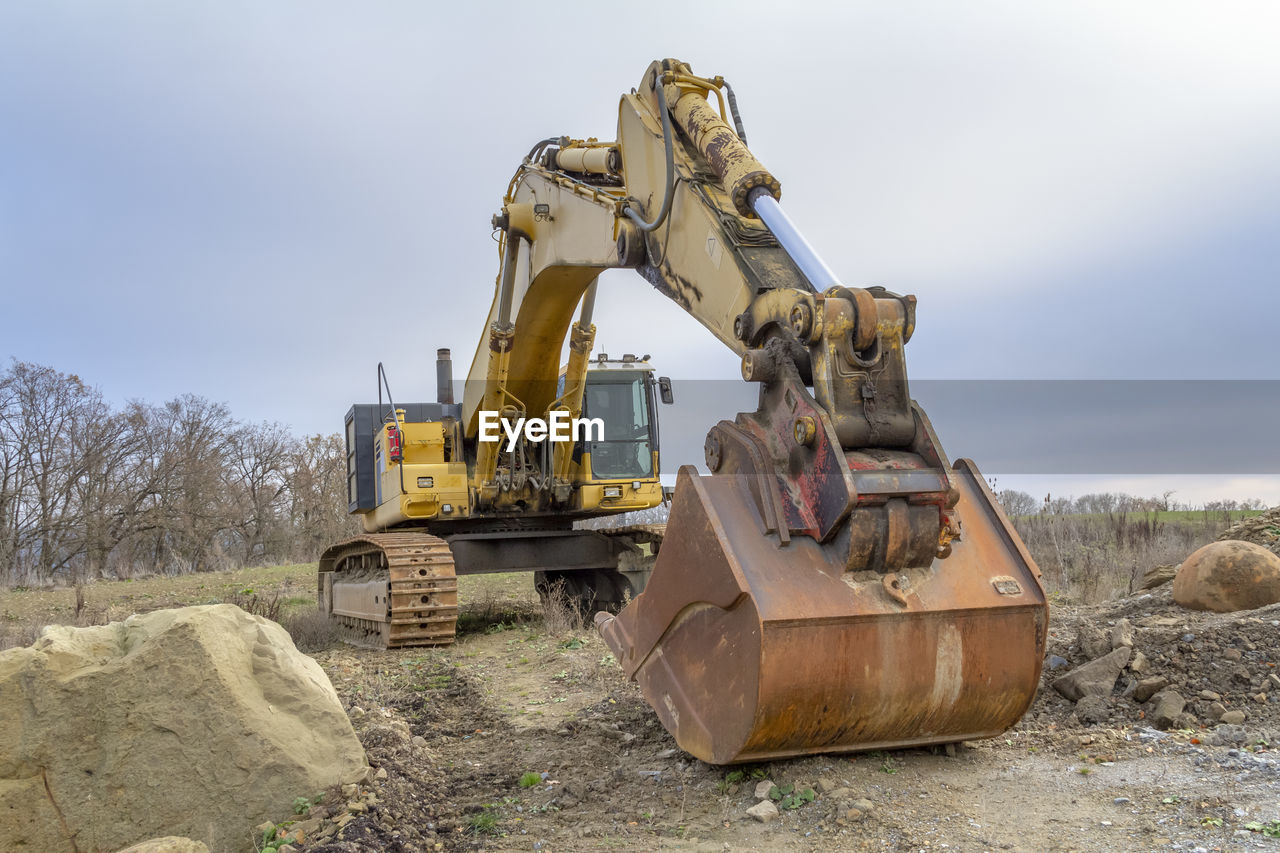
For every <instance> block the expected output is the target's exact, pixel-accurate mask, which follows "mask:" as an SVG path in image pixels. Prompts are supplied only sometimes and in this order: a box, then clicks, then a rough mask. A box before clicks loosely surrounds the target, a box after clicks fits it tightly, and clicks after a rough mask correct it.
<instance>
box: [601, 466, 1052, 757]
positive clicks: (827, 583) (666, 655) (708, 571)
mask: <svg viewBox="0 0 1280 853" xmlns="http://www.w3.org/2000/svg"><path fill="white" fill-rule="evenodd" d="M955 473H956V474H957V475H958V476H957V477H956V481H957V484H958V488H959V492H960V495H959V504H958V506H957V511H958V513H959V515H960V518H961V519H962V522H963V525H964V534H963V538H962V540H960V541H956V542H955V543H953V546H954V547H953V551H952V553H951V555H950V556H949V557H948V558H947V559H945V560H942V559H939V560H935V561H934V562H933V563H932V565H930V566H929V567H927V568H922V569H914V570H908V571H905V572H902V573H893V574H881V573H877V572H871V571H864V572H856V573H849V572H846V571H845V570H844V565H843V561H842V556H841V554H840V552H839V549H838V548H835V547H833V546H823V545H820V544H819V543H818V542H816V541H814V540H813V539H811V538H808V537H801V536H797V537H793V538H792V540H791V542H790V544H789V545H787V546H785V547H782V546H780V545H779V544H778V539H777V538H776V537H767V536H764V535H762V534H761V532H760V529H761V523H762V522H761V519H760V518H759V515H758V513H757V510H756V508H755V502H754V500H753V499H752V498H751V497H750V495H749V493H748V491H747V488H746V484H745V483H744V482H743V478H741V477H735V476H712V477H699V476H698V475H697V474H696V473H694V470H693V469H692V468H684V469H681V472H680V484H679V485H678V487H677V489H676V497H675V504H674V506H673V508H672V512H671V518H670V520H669V522H668V529H667V535H666V536H665V537H664V540H663V547H662V550H661V552H660V554H659V556H658V560H657V564H656V565H655V568H654V572H653V576H652V578H651V579H650V581H649V584H648V586H647V588H646V590H645V592H644V593H643V594H642V595H640V596H639V597H638V598H636V600H635V601H633V602H632V603H631V604H630V605H629V606H628V607H627V608H626V609H624V610H623V611H622V612H621V613H620V614H618V616H617V617H616V618H609V617H607V616H602V617H599V620H598V624H599V625H600V628H601V633H602V634H603V635H604V637H605V640H606V642H607V643H608V644H609V646H610V648H611V649H612V650H613V652H614V655H615V656H616V657H617V659H618V660H619V662H620V663H621V665H622V666H623V668H624V671H625V672H626V673H627V674H628V675H629V676H631V677H633V678H635V679H636V680H637V681H638V682H639V683H640V686H641V688H642V690H643V692H644V695H645V698H646V700H647V701H648V702H649V703H650V704H651V705H652V706H653V707H654V709H655V710H656V711H657V713H658V716H659V718H660V719H661V720H662V723H663V725H664V726H666V728H667V729H668V730H669V731H670V732H671V733H672V734H673V735H674V736H675V738H676V741H677V742H678V743H679V744H680V746H681V748H682V749H685V750H686V751H688V752H690V753H692V754H693V755H695V756H697V757H698V758H701V759H703V760H704V761H709V762H712V763H716V764H726V763H733V762H742V761H756V760H762V759H768V758H777V757H783V756H790V755H801V754H809V753H821V752H843V751H850V750H860V749H881V748H886V747H895V746H910V745H918V744H928V743H945V742H952V741H957V740H963V739H971V738H979V737H990V736H994V735H996V734H999V733H1000V732H1002V731H1004V730H1005V729H1007V728H1008V727H1009V726H1011V725H1012V724H1013V723H1014V722H1016V721H1017V720H1018V719H1019V718H1020V717H1021V716H1022V714H1023V713H1024V712H1025V710H1026V708H1027V707H1028V706H1029V705H1030V703H1031V700H1032V698H1033V697H1034V694H1035V690H1036V685H1037V683H1038V681H1039V675H1040V664H1041V660H1042V658H1043V655H1044V643H1045V635H1046V630H1047V624H1048V608H1047V604H1046V601H1045V597H1044V592H1043V589H1042V587H1041V585H1040V581H1039V572H1038V570H1037V569H1036V567H1035V564H1034V563H1033V562H1032V561H1031V558H1030V557H1029V556H1028V555H1027V553H1026V550H1025V549H1024V548H1023V547H1022V544H1021V542H1020V541H1019V540H1018V538H1017V536H1016V535H1015V534H1013V533H1012V530H1011V528H1010V527H1009V526H1008V523H1007V520H1006V519H1005V518H1004V516H1003V514H1002V513H1001V512H1000V510H999V509H998V507H996V506H995V504H994V500H993V498H992V497H991V496H990V492H989V491H988V490H987V489H986V486H985V483H983V481H982V477H981V475H979V474H978V473H977V472H976V470H975V469H974V468H973V466H972V464H971V463H968V462H967V461H964V460H962V461H960V462H959V463H957V465H956V472H955ZM1010 581H1012V583H1010Z"/></svg>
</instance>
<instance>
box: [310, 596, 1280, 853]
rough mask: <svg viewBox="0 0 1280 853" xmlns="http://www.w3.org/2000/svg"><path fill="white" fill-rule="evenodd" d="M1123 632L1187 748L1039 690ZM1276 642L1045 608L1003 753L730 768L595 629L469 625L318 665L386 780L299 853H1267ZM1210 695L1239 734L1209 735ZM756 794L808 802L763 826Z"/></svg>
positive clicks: (1136, 714)
mask: <svg viewBox="0 0 1280 853" xmlns="http://www.w3.org/2000/svg"><path fill="white" fill-rule="evenodd" d="M465 592H466V590H465V589H464V595H465ZM1126 618H1127V619H1129V620H1130V624H1132V625H1133V633H1134V637H1135V640H1134V646H1135V648H1136V649H1138V650H1141V651H1143V653H1144V656H1145V657H1147V658H1148V659H1149V662H1150V666H1151V669H1150V671H1149V672H1148V673H1146V675H1150V674H1152V673H1156V672H1159V673H1162V674H1163V675H1164V676H1165V677H1167V678H1168V679H1169V681H1170V685H1171V688H1176V689H1178V690H1180V691H1181V692H1183V693H1184V694H1185V695H1186V696H1187V698H1188V699H1189V700H1190V702H1189V704H1188V706H1187V710H1186V712H1185V714H1184V716H1183V717H1182V718H1180V719H1179V721H1178V725H1179V727H1180V728H1177V729H1175V730H1172V731H1160V730H1157V729H1154V728H1151V727H1149V725H1148V722H1147V720H1146V719H1145V717H1146V714H1147V709H1146V708H1145V707H1144V705H1143V704H1141V703H1138V702H1136V701H1135V700H1134V699H1133V698H1132V697H1131V696H1130V695H1126V693H1127V691H1129V690H1131V689H1132V688H1131V685H1130V684H1129V682H1130V680H1132V681H1135V682H1136V681H1137V680H1138V679H1137V677H1136V676H1134V675H1131V674H1129V673H1125V674H1124V675H1122V677H1121V678H1120V679H1119V681H1118V683H1117V687H1116V691H1115V693H1114V695H1113V696H1112V697H1110V699H1108V700H1107V701H1106V702H1105V703H1103V708H1102V710H1101V712H1100V714H1099V713H1098V712H1096V709H1095V715H1094V716H1095V717H1096V716H1099V715H1100V716H1101V717H1102V719H1101V720H1100V721H1099V722H1096V723H1091V724H1086V723H1082V722H1081V721H1080V720H1079V719H1078V717H1077V713H1076V708H1075V707H1074V706H1073V705H1072V703H1070V702H1068V701H1067V700H1066V699H1063V698H1062V697H1061V696H1059V695H1058V694H1057V692H1056V691H1054V690H1053V689H1052V687H1051V686H1050V684H1051V682H1052V680H1053V679H1055V678H1057V677H1058V676H1060V675H1061V674H1062V673H1064V672H1066V671H1068V670H1069V669H1070V668H1071V667H1072V666H1075V665H1077V664H1079V663H1083V662H1085V661H1086V660H1088V659H1089V657H1090V655H1089V654H1087V653H1086V652H1085V650H1084V649H1083V648H1082V647H1081V638H1082V632H1084V633H1090V632H1096V631H1104V630H1107V629H1109V628H1110V627H1113V626H1114V625H1115V624H1116V623H1118V621H1119V620H1120V619H1126ZM1277 626H1280V607H1272V608H1267V609H1264V610H1262V611H1255V612H1253V613H1247V614H1235V615H1232V616H1214V615H1204V614H1192V613H1189V612H1187V611H1183V610H1181V609H1180V608H1178V607H1176V605H1174V604H1173V603H1172V601H1171V600H1170V599H1169V596H1168V593H1167V591H1161V590H1158V591H1156V592H1155V593H1151V594H1147V595H1145V596H1134V597H1131V598H1128V599H1123V600H1121V601H1117V602H1112V603H1110V604H1109V605H1105V606H1096V607H1076V608H1057V609H1055V611H1054V614H1053V629H1052V636H1051V638H1050V649H1049V652H1050V660H1052V661H1053V663H1054V664H1055V666H1056V667H1057V669H1055V670H1053V671H1050V670H1049V668H1048V667H1046V672H1045V675H1044V682H1043V684H1042V688H1041V690H1040V693H1039V695H1038V697H1037V699H1036V702H1035V703H1034V705H1033V707H1032V709H1031V711H1030V712H1029V713H1028V715H1027V716H1026V717H1025V718H1024V720H1023V722H1022V723H1021V724H1019V725H1018V726H1017V727H1016V728H1015V729H1014V730H1012V731H1010V732H1008V733H1007V734H1006V735H1005V736H1004V737H1001V738H998V739H994V740H986V741H980V742H972V743H968V744H964V745H962V746H960V747H959V748H958V749H954V750H950V751H948V750H946V749H943V748H935V749H915V750H902V751H892V752H887V753H863V754H855V755H841V756H834V755H833V756H817V757H811V758H805V759H799V760H787V761H776V762H771V763H767V764H761V765H753V766H747V767H733V768H726V767H715V766H710V765H707V764H704V763H702V762H700V761H697V760H695V759H692V758H691V757H689V756H687V755H686V754H684V753H682V752H681V751H680V750H679V749H678V748H676V745H675V741H674V740H673V739H672V737H671V736H670V735H669V734H667V733H666V732H665V731H664V730H663V729H662V728H661V726H660V725H659V724H658V722H657V718H656V717H655V715H654V714H653V713H652V712H651V711H650V710H649V708H648V707H647V706H646V705H645V703H644V701H643V699H642V698H641V696H640V693H639V690H638V688H637V687H636V686H635V685H634V684H631V683H628V682H626V681H624V680H623V677H622V675H621V671H620V670H619V668H618V667H617V665H616V663H614V661H613V659H612V657H611V656H610V655H609V653H608V649H607V648H606V647H605V645H604V643H603V642H602V641H601V640H600V639H599V638H598V637H596V636H595V635H594V634H593V633H591V632H590V631H589V630H583V629H578V630H571V629H570V630H560V631H552V630H548V629H547V627H546V625H544V624H541V623H540V622H539V621H538V620H537V619H536V618H533V619H530V620H529V621H528V622H526V623H524V624H519V623H517V624H511V623H509V622H504V621H492V622H489V623H488V624H484V621H483V620H479V621H477V622H475V623H474V624H473V626H472V628H471V630H469V631H467V632H466V633H463V634H462V635H461V636H460V638H459V641H458V643H457V644H456V645H455V646H453V647H451V648H447V649H438V650H426V651H424V650H407V651H396V652H383V653H379V652H370V651H363V650H358V649H353V648H346V647H344V648H336V649H332V650H329V651H326V652H322V653H320V654H318V655H317V659H318V660H320V662H321V664H322V665H323V666H324V667H325V669H326V670H327V671H328V672H329V674H330V676H331V678H332V679H333V681H334V684H335V685H336V686H337V688H338V691H339V693H340V695H341V696H342V698H343V701H344V702H346V703H347V704H348V706H349V709H350V711H351V713H352V717H353V720H354V722H355V724H356V728H357V731H358V732H359V733H360V735H361V738H362V740H363V741H364V743H365V745H366V747H367V749H368V751H369V755H370V759H371V761H372V762H373V763H374V764H375V766H378V767H380V768H383V769H385V770H386V779H385V780H383V781H381V782H377V783H375V784H374V785H373V786H372V789H373V791H374V796H375V797H376V802H375V803H374V804H373V805H372V807H371V808H370V809H369V811H367V812H366V813H364V814H361V815H358V816H356V817H354V818H353V819H350V820H349V822H347V823H346V824H345V826H343V828H342V829H341V830H340V831H339V832H335V833H334V835H333V836H332V837H331V838H328V839H323V840H321V839H316V840H315V841H313V842H312V843H311V844H309V845H305V846H304V847H303V849H305V850H315V851H326V853H337V851H357V850H359V851H363V850H393V851H395V850H570V851H574V850H602V849H603V850H608V849H627V848H631V849H637V850H651V849H653V850H692V851H724V850H922V851H935V850H958V851H970V850H972V851H979V850H1021V851H1051V850H1052V851H1073V850H1078V851H1114V850H1135V851H1136V850H1177V849H1181V850H1186V851H1193V850H1200V849H1203V850H1206V851H1210V850H1249V849H1258V850H1280V840H1278V839H1276V838H1273V837H1269V836H1268V835H1266V834H1264V833H1265V832H1275V833H1276V834H1278V835H1280V822H1277V821H1278V819H1280V756H1278V755H1277V753H1275V752H1273V751H1271V749H1270V746H1269V745H1270V744H1272V743H1275V742H1276V738H1277V736H1280V704H1277V703H1276V702H1275V698H1274V697H1273V696H1270V695H1266V694H1265V693H1263V690H1265V689H1268V686H1269V685H1270V684H1271V682H1268V680H1267V679H1268V678H1269V677H1270V675H1271V673H1273V672H1274V671H1275V663H1276V661H1277V658H1280V653H1278V651H1277V636H1278V635H1280V627H1277ZM1227 649H1234V650H1236V652H1238V653H1239V656H1238V657H1236V655H1235V653H1231V654H1230V655H1229V656H1228V653H1227ZM1056 658H1061V659H1062V660H1061V661H1058V660H1057V659H1056ZM1232 658H1234V660H1233V659H1232ZM1202 685H1203V686H1202ZM1213 688H1217V689H1216V690H1215V691H1214V694H1215V695H1216V696H1218V698H1219V701H1221V702H1222V703H1223V704H1224V705H1225V706H1228V707H1232V708H1236V707H1242V708H1244V709H1245V710H1246V713H1247V715H1248V718H1247V719H1246V721H1245V723H1244V724H1243V725H1241V726H1236V727H1232V726H1226V727H1219V725H1218V724H1217V723H1216V722H1215V720H1214V719H1213V718H1212V717H1213V715H1214V714H1216V713H1217V709H1214V708H1212V707H1211V706H1212V703H1211V702H1210V701H1209V700H1207V699H1202V698H1200V691H1201V690H1205V691H1208V690H1211V689H1213ZM1259 694H1262V695H1263V698H1262V699H1261V700H1259V699H1257V698H1256V697H1257V695H1259ZM1206 695H1208V694H1206ZM1275 695H1276V696H1280V690H1277V691H1276V692H1275ZM415 737H416V738H421V740H418V741H416V743H417V745H415V741H414V738H415ZM526 774H532V775H526ZM522 776H524V777H525V779H524V782H525V784H526V785H528V787H525V786H524V785H522V784H521V777H522ZM763 779H768V780H770V781H772V782H773V783H775V784H776V785H777V786H779V788H780V789H785V788H787V787H788V786H794V787H793V789H792V792H793V793H800V792H803V791H805V790H806V789H811V790H812V791H813V793H814V797H813V799H812V801H810V802H804V801H803V800H802V801H801V802H800V804H799V806H798V807H797V808H794V809H788V810H783V811H782V813H781V816H780V817H779V818H778V819H775V820H773V821H771V822H769V823H767V824H766V823H760V822H758V821H756V820H754V819H752V818H751V817H749V816H748V815H747V809H748V808H749V807H751V806H753V805H754V804H755V803H756V802H757V799H756V797H755V795H754V791H755V789H756V786H757V785H758V783H759V782H760V781H761V780H763ZM851 810H852V811H851ZM332 811H333V809H332V808H329V809H326V808H325V807H324V806H320V807H318V808H317V813H318V814H321V815H323V816H329V819H330V820H331V821H332V819H333V817H332V816H330V812H332ZM338 816H339V819H340V820H343V819H345V818H344V817H343V816H341V814H340V813H339V815H338Z"/></svg>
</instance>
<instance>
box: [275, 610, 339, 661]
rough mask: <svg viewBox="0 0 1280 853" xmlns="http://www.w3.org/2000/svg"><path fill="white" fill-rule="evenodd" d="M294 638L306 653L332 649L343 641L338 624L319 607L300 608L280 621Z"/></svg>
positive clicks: (295, 642) (295, 643)
mask: <svg viewBox="0 0 1280 853" xmlns="http://www.w3.org/2000/svg"><path fill="white" fill-rule="evenodd" d="M280 624H281V625H283V626H284V629H285V630H286V631H288V632H289V636H290V637H292V638H293V644H294V645H295V646H297V647H298V651H300V652H303V653H304V654H310V653H312V652H320V651H324V650H325V649H331V648H333V647H334V646H336V645H338V643H339V642H341V639H342V638H341V636H340V635H339V632H338V626H337V624H336V623H335V622H334V621H333V620H332V619H330V618H329V617H328V616H326V615H324V614H323V613H321V612H320V610H319V608H317V607H310V608H306V609H304V610H299V611H298V612H296V613H292V614H290V615H288V616H286V617H284V621H283V622H281V623H280Z"/></svg>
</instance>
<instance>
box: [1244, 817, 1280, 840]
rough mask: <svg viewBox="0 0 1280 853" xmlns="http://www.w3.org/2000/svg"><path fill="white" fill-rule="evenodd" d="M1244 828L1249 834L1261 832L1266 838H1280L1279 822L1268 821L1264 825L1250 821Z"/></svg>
mask: <svg viewBox="0 0 1280 853" xmlns="http://www.w3.org/2000/svg"><path fill="white" fill-rule="evenodd" d="M1244 828H1245V829H1247V830H1249V831H1250V832H1261V833H1262V834H1263V835H1265V836H1266V837H1267V838H1280V820H1269V821H1267V822H1266V823H1263V822H1261V821H1257V820H1251V821H1249V822H1248V823H1246V824H1245V825H1244Z"/></svg>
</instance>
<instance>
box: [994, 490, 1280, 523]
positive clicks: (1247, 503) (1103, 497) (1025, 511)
mask: <svg viewBox="0 0 1280 853" xmlns="http://www.w3.org/2000/svg"><path fill="white" fill-rule="evenodd" d="M1172 497H1173V492H1165V493H1164V494H1163V495H1160V496H1159V497H1147V498H1140V497H1136V496H1134V495H1130V494H1126V493H1124V492H1098V493H1096V494H1088V495H1081V496H1080V497H1078V498H1077V497H1072V496H1069V495H1068V496H1064V495H1053V494H1048V495H1045V496H1044V498H1043V499H1040V500H1037V499H1036V498H1034V497H1032V496H1031V495H1029V494H1027V493H1026V492H1023V491H1019V490H1017V489H1000V490H999V491H997V492H996V500H998V501H999V502H1000V505H1001V506H1002V507H1004V511H1005V512H1006V513H1008V514H1009V515H1011V516H1015V517H1016V516H1025V515H1098V514H1102V515H1105V514H1109V513H1131V512H1132V513H1141V512H1190V511H1201V510H1203V511H1208V512H1215V513H1231V512H1236V511H1239V510H1260V509H1266V508H1267V504H1266V502H1265V501H1263V500H1262V499H1261V498H1248V499H1246V500H1242V501H1236V500H1219V501H1210V502H1209V503H1207V504H1205V505H1204V506H1191V505H1190V504H1185V503H1180V502H1178V501H1175V500H1172Z"/></svg>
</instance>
